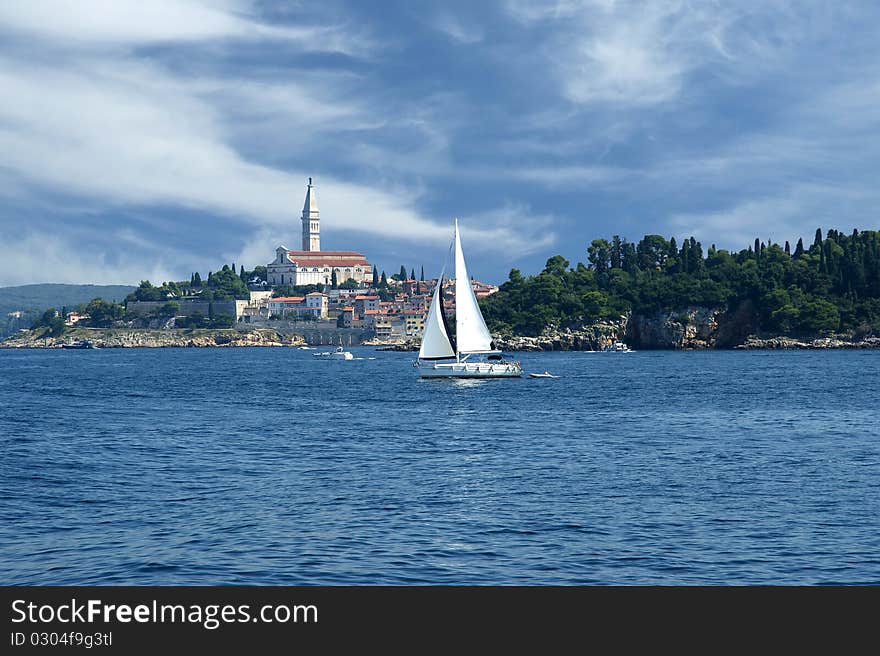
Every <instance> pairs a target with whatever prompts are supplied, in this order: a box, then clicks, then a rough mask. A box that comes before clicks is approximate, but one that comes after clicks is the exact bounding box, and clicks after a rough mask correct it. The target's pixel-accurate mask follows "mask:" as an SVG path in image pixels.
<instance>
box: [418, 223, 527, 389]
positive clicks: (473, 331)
mask: <svg viewBox="0 0 880 656" xmlns="http://www.w3.org/2000/svg"><path fill="white" fill-rule="evenodd" d="M453 358H454V359H455V362H436V361H437V360H451V359H453ZM416 366H417V367H419V371H420V373H421V377H422V378H518V377H520V376H522V373H523V371H522V367H521V366H520V364H519V362H507V361H505V360H504V358H503V356H502V354H501V351H499V350H497V349H495V348H494V345H493V343H492V335H491V333H490V332H489V329H488V328H486V322H485V321H484V319H483V313H482V312H480V306H479V305H478V304H477V297H476V295H475V294H474V289H473V287H471V279H470V276H469V275H468V272H467V265H466V264H465V261H464V253H463V252H462V250H461V236H460V235H459V232H458V219H456V221H455V339H453V338H452V335H451V333H450V331H449V324H448V322H447V320H446V313H445V312H444V310H443V272H441V273H440V278H439V279H438V280H437V286H436V287H435V288H434V296H433V298H432V299H431V307H430V309H429V310H428V318H427V319H426V320H425V330H424V332H423V334H422V346H421V348H420V349H419V360H418V362H417V363H416Z"/></svg>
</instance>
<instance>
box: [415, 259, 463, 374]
mask: <svg viewBox="0 0 880 656" xmlns="http://www.w3.org/2000/svg"><path fill="white" fill-rule="evenodd" d="M442 303H443V274H442V273H441V274H440V278H439V279H438V280H437V287H436V288H435V289H434V297H433V298H432V299H431V307H430V308H429V309H428V318H427V319H426V320H425V330H424V332H423V333H422V346H421V348H419V359H421V360H440V359H443V358H454V357H455V347H454V346H453V345H452V342H451V340H450V339H449V333H448V332H447V330H446V318H445V317H444V315H443V307H442V305H441V304H442Z"/></svg>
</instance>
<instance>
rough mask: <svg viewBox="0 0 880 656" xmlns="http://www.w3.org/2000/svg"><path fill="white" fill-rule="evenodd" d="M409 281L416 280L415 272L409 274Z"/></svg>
mask: <svg viewBox="0 0 880 656" xmlns="http://www.w3.org/2000/svg"><path fill="white" fill-rule="evenodd" d="M409 279H410V280H415V279H416V270H415V269H413V270H412V271H410V272H409Z"/></svg>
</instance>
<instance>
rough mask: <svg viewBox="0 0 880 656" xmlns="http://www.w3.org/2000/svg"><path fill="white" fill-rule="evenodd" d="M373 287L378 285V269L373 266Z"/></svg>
mask: <svg viewBox="0 0 880 656" xmlns="http://www.w3.org/2000/svg"><path fill="white" fill-rule="evenodd" d="M373 287H374V288H377V287H379V269H377V268H376V267H373Z"/></svg>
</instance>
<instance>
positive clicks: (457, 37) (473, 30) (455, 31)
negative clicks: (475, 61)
mask: <svg viewBox="0 0 880 656" xmlns="http://www.w3.org/2000/svg"><path fill="white" fill-rule="evenodd" d="M431 25H432V26H433V27H434V29H436V30H437V31H439V32H441V33H443V34H445V35H446V36H448V37H449V38H450V39H452V40H453V41H456V42H457V43H464V44H472V43H479V42H480V41H482V40H483V38H484V37H485V33H484V31H483V28H482V27H481V26H480V25H477V24H475V23H472V22H469V21H467V20H466V19H462V18H460V17H459V16H456V15H455V14H453V13H450V12H448V11H440V12H438V13H437V14H436V15H435V16H434V17H433V18H432V19H431Z"/></svg>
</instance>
